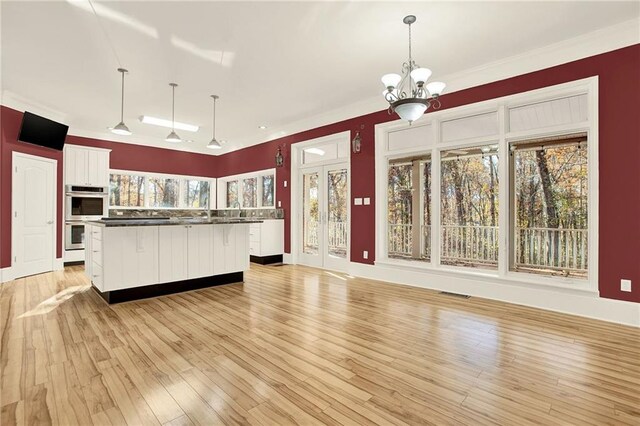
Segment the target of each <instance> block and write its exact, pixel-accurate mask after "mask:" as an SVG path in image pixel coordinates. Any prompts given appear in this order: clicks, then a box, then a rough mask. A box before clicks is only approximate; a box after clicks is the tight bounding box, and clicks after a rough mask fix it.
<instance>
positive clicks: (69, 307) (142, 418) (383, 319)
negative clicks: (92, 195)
mask: <svg viewBox="0 0 640 426" xmlns="http://www.w3.org/2000/svg"><path fill="white" fill-rule="evenodd" d="M0 309H1V310H0V314H1V322H0V325H1V331H2V336H1V343H2V348H1V353H0V361H1V365H0V367H1V368H2V374H1V389H0V392H1V407H2V410H1V418H0V424H2V426H7V425H13V424H49V423H52V424H60V425H71V424H81V425H89V424H100V425H107V424H118V425H122V424H129V425H146V424H163V425H190V424H206V425H212V424H255V425H285V424H303V425H307V424H328V425H355V424H379V425H406V424H410V425H414V424H436V425H445V424H456V425H458V424H468V425H483V424H502V425H505V424H509V425H527V424H592V425H603V424H629V425H633V424H635V425H639V424H640V330H638V329H634V328H631V327H623V326H617V325H612V324H608V323H604V322H599V321H594V320H588V319H584V318H578V317H573V316H569V315H562V314H555V313H550V312H545V311H541V310H536V309H530V308H525V307H520V306H515V305H509V304H505V303H500V302H494V301H488V300H483V299H477V298H471V299H459V298H455V297H451V296H446V295H442V294H438V293H437V292H433V291H428V290H423V289H417V288H411V287H403V286H398V285H391V284H386V283H382V282H375V281H371V280H364V279H356V278H351V277H348V276H345V275H343V274H338V273H333V272H326V271H322V270H318V269H312V268H306V267H299V266H282V267H273V266H258V265H252V266H251V271H250V272H248V273H247V274H246V282H245V283H244V284H230V285H226V286H221V287H215V288H210V289H206V290H199V291H194V292H190V293H184V294H179V295H173V296H165V297H160V298H156V299H150V300H144V301H139V302H130V303H125V304H120V305H114V306H108V305H107V304H106V303H104V301H103V300H102V299H100V297H99V296H97V295H96V294H95V293H94V291H93V290H92V289H91V288H90V286H89V284H88V282H87V280H86V279H85V277H84V276H83V274H82V266H75V267H69V268H66V269H65V270H64V271H60V272H54V273H48V274H43V275H39V276H34V277H30V278H26V279H20V280H16V281H13V282H10V283H5V284H3V285H1V286H0Z"/></svg>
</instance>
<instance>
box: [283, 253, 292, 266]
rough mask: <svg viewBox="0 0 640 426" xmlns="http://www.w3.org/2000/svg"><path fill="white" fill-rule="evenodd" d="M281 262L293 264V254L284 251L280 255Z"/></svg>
mask: <svg viewBox="0 0 640 426" xmlns="http://www.w3.org/2000/svg"><path fill="white" fill-rule="evenodd" d="M282 263H284V264H287V265H293V255H292V254H291V253H284V254H283V255H282Z"/></svg>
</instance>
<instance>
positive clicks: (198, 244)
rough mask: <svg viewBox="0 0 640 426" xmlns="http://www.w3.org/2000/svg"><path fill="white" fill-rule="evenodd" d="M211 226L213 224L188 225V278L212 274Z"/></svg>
mask: <svg viewBox="0 0 640 426" xmlns="http://www.w3.org/2000/svg"><path fill="white" fill-rule="evenodd" d="M213 227H214V225H190V226H189V227H188V234H189V238H188V241H189V249H188V258H187V265H188V267H187V271H188V276H189V278H190V279H191V278H201V277H208V276H211V275H213V270H214V268H213V244H212V239H213Z"/></svg>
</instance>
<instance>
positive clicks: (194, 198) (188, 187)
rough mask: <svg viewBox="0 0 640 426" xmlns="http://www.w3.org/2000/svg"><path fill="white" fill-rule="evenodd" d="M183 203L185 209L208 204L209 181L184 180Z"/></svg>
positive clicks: (202, 206)
mask: <svg viewBox="0 0 640 426" xmlns="http://www.w3.org/2000/svg"><path fill="white" fill-rule="evenodd" d="M183 193H184V204H183V206H184V207H185V208H187V209H190V208H195V209H197V208H204V207H206V206H208V205H209V204H208V203H209V182H208V181H206V180H186V181H185V190H184V192H183Z"/></svg>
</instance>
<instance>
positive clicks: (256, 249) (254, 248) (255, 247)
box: [249, 241, 260, 254]
mask: <svg viewBox="0 0 640 426" xmlns="http://www.w3.org/2000/svg"><path fill="white" fill-rule="evenodd" d="M249 251H250V252H251V254H259V253H260V242H258V241H250V242H249Z"/></svg>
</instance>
